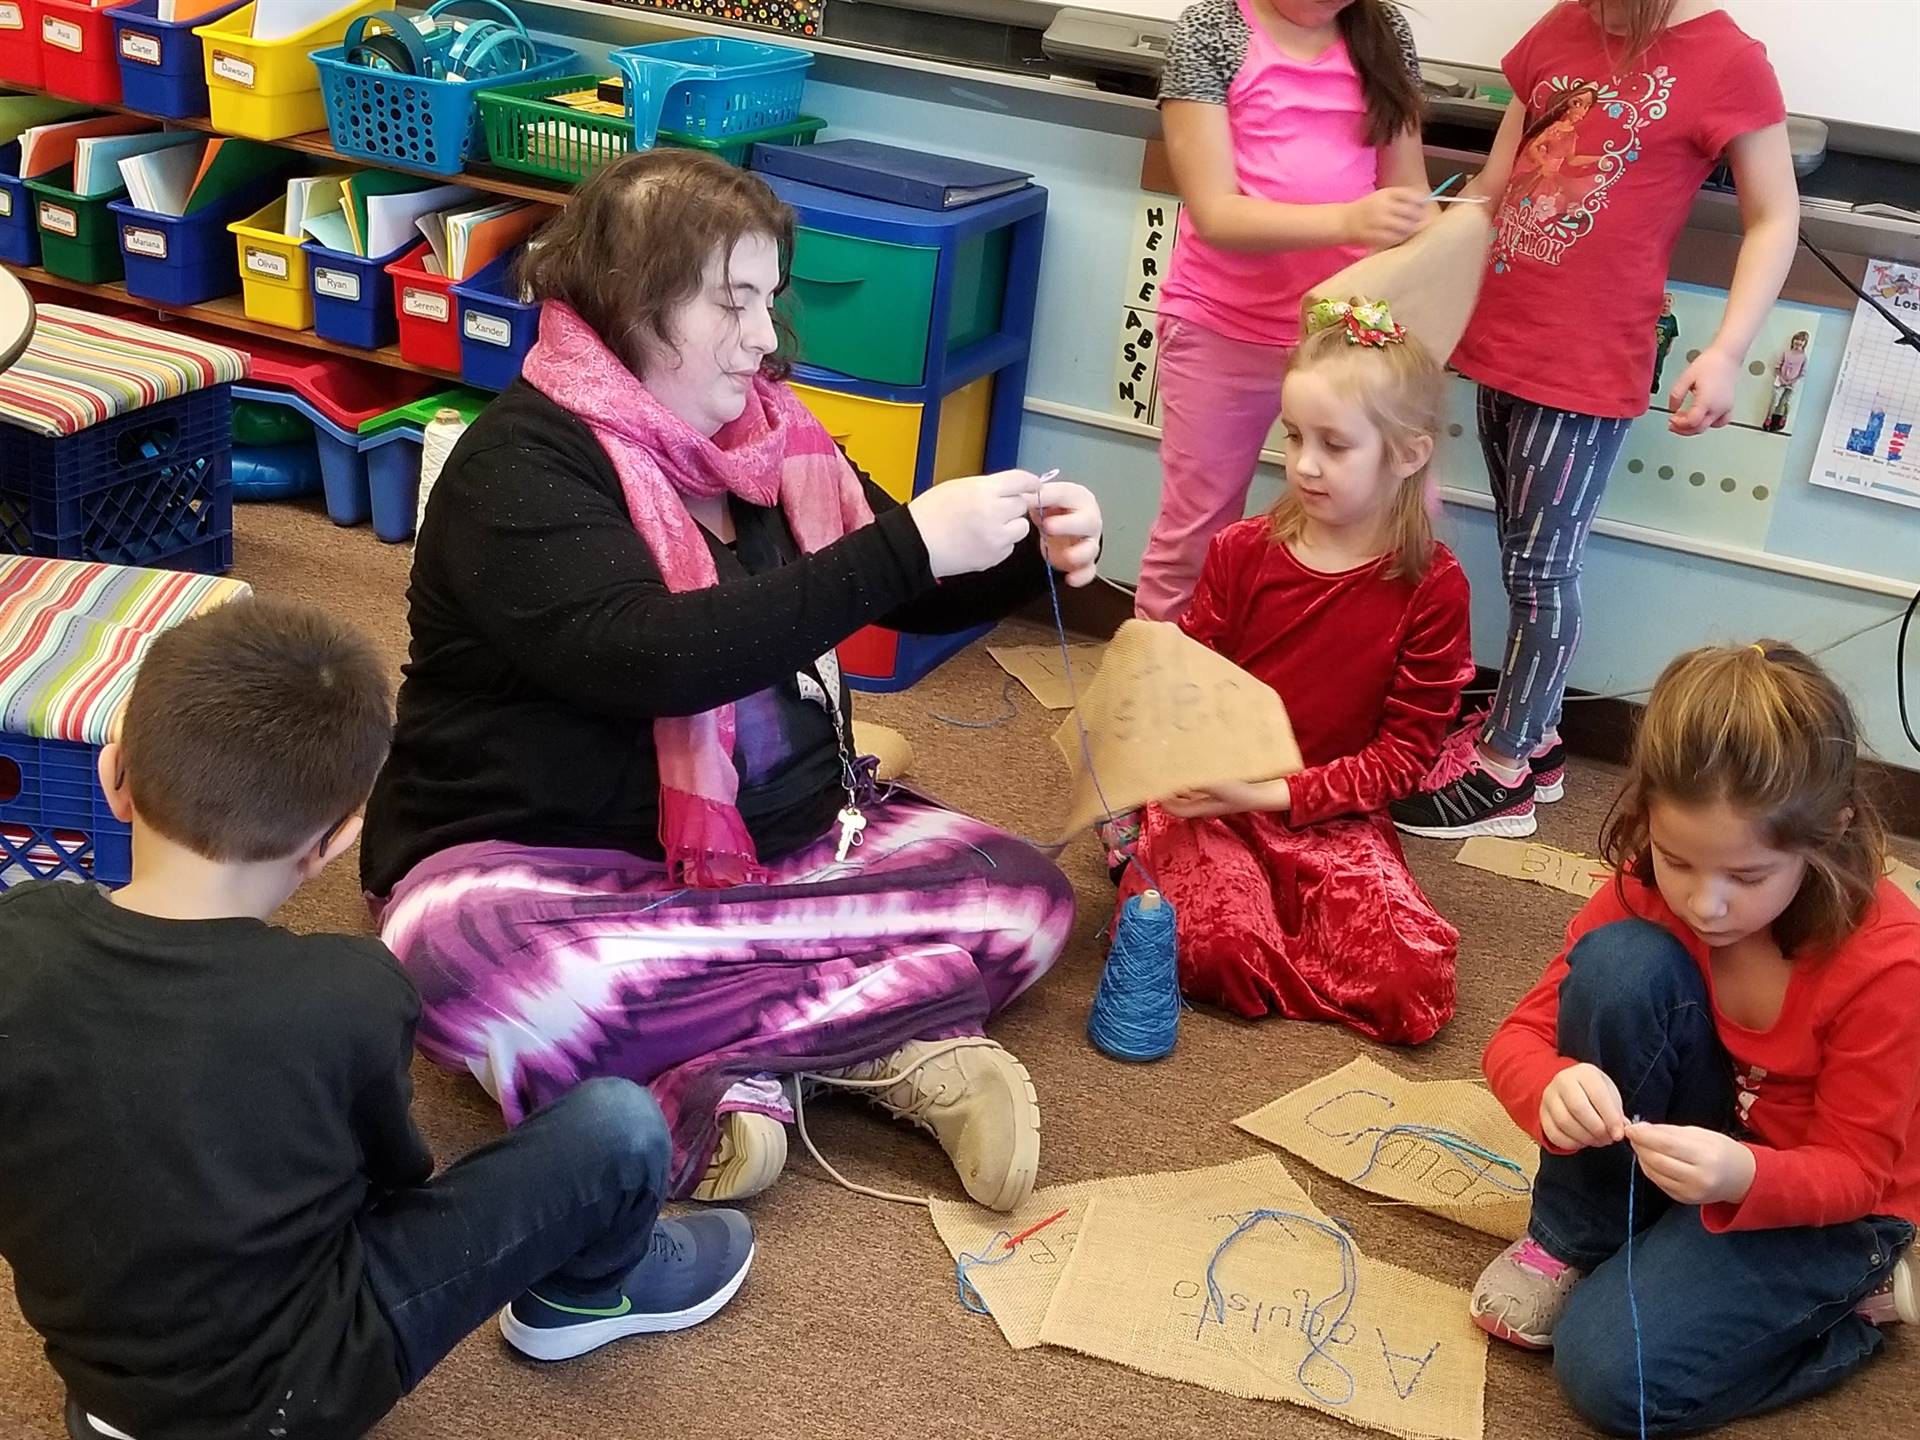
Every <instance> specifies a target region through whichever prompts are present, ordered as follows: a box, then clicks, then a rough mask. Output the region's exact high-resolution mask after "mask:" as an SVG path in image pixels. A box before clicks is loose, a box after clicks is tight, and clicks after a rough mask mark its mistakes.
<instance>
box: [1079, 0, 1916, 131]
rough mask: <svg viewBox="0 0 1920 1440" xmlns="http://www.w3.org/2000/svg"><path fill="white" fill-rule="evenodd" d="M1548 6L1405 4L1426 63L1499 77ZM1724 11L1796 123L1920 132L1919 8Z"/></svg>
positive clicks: (1806, 4) (1747, 0) (1436, 0)
mask: <svg viewBox="0 0 1920 1440" xmlns="http://www.w3.org/2000/svg"><path fill="white" fill-rule="evenodd" d="M1116 8H1128V7H1127V6H1126V5H1125V4H1124V0H1123V3H1122V4H1121V5H1120V6H1117V7H1116ZM1550 8H1551V5H1550V3H1549V0H1402V4H1401V9H1402V10H1403V11H1404V12H1405V14H1406V17H1407V19H1408V20H1409V21H1410V22H1411V23H1412V25H1413V35H1414V39H1415V41H1416V42H1418V46H1419V50H1420V58H1421V59H1423V60H1433V61H1440V62H1442V63H1445V62H1448V61H1451V62H1452V63H1454V64H1456V65H1480V66H1484V67H1486V68H1488V69H1493V70H1497V69H1499V68H1500V57H1501V56H1502V55H1504V54H1506V53H1507V50H1508V49H1509V48H1510V47H1511V46H1512V44H1513V42H1514V41H1515V40H1518V39H1519V38H1520V36H1521V35H1522V34H1524V33H1525V32H1526V29H1527V27H1528V26H1529V25H1531V24H1532V23H1533V22H1534V21H1535V20H1536V19H1538V18H1539V17H1540V16H1541V15H1544V14H1545V13H1546V12H1547V11H1548V10H1549V9H1550ZM1720 8H1721V9H1723V10H1725V11H1726V12H1727V13H1728V14H1729V15H1731V16H1732V17H1733V18H1734V20H1735V21H1736V22H1737V23H1738V24H1739V26H1740V28H1741V29H1742V30H1745V31H1746V32H1747V33H1748V34H1749V35H1751V36H1753V37H1754V39H1756V40H1758V41H1760V42H1761V43H1762V44H1763V45H1765V46H1766V47H1767V58H1768V59H1769V60H1771V61H1772V62H1773V68H1774V70H1775V71H1776V72H1777V73H1778V74H1779V76H1780V88H1781V89H1782V90H1784V91H1785V92H1786V97H1787V109H1788V110H1790V111H1792V112H1793V113H1794V114H1795V115H1811V116H1814V117H1816V118H1817V119H1821V120H1847V121H1852V122H1854V123H1855V124H1860V125H1880V126H1884V127H1886V128H1887V129H1890V130H1907V131H1920V0H1722V3H1721V6H1720Z"/></svg>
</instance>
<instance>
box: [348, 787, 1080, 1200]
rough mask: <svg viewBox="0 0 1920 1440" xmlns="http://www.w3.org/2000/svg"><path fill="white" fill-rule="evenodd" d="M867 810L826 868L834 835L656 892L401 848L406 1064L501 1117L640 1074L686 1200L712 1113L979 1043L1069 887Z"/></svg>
mask: <svg viewBox="0 0 1920 1440" xmlns="http://www.w3.org/2000/svg"><path fill="white" fill-rule="evenodd" d="M867 818H868V825H867V829H866V832H865V835H864V837H863V840H864V843H862V844H861V845H860V846H859V847H858V848H857V849H855V850H854V851H853V852H852V854H851V856H850V857H849V859H848V860H847V861H846V862H845V863H836V862H835V860H834V846H835V841H836V840H837V839H838V833H837V832H835V833H833V834H829V835H828V836H826V837H825V838H823V839H821V840H820V841H818V842H816V843H815V844H813V845H811V846H809V847H807V848H806V849H804V850H801V851H799V852H798V853H796V854H793V855H789V856H787V857H786V858H785V859H782V860H779V861H777V862H775V863H774V864H772V865H771V866H769V867H768V868H769V872H770V873H769V874H768V876H767V879H766V882H765V883H763V884H758V885H743V886H737V887H735V888H733V889H728V890H676V889H673V888H670V887H669V886H668V884H667V883H666V877H665V873H664V871H663V869H662V867H661V866H659V865H658V864H655V863H653V862H650V861H646V860H642V859H639V858H637V857H635V856H633V855H630V854H627V853H626V852H624V851H619V850H560V849H533V848H529V847H526V846H520V845H509V844H505V843H499V842H494V843H485V844H477V845H464V846H460V847H458V848H456V849H452V850H448V851H444V852H443V853H441V854H439V855H436V856H434V857H432V858H431V859H429V860H425V861H422V862H421V863H420V864H419V865H418V866H416V867H415V868H414V869H413V870H412V872H411V873H409V874H408V876H407V877H406V879H404V880H403V881H401V882H400V884H399V885H398V886H396V887H395V888H394V892H393V896H392V898H391V900H390V901H389V902H388V904H387V905H386V907H385V908H384V910H383V911H382V913H381V916H380V933H381V937H382V938H383V939H384V940H385V941H386V942H387V944H388V945H389V946H390V947H391V948H392V950H393V953H394V954H395V955H397V956H398V957H399V959H400V963H401V965H402V966H404V967H405V968H406V970H407V973H408V974H410V975H411V976H412V977H413V980H414V983H415V984H416V985H417V986H418V987H419V989H420V995H421V1000H422V1006H423V1009H422V1014H421V1019H420V1029H419V1045H420V1049H421V1051H422V1053H424V1054H425V1055H426V1056H427V1057H428V1058H429V1059H430V1060H432V1061H434V1062H435V1063H436V1064H439V1065H443V1066H446V1067H447V1068H449V1069H464V1070H469V1071H471V1072H472V1073H473V1075H474V1076H475V1077H476V1078H478V1079H479V1081H480V1083H481V1084H482V1085H484V1086H485V1087H486V1088H487V1090H488V1092H489V1093H490V1094H492V1095H493V1096H494V1097H495V1098H496V1099H497V1100H498V1101H499V1102H500V1108H501V1110H502V1111H503V1112H504V1113H505V1115H506V1117H507V1120H508V1121H509V1123H517V1122H518V1121H519V1120H520V1119H521V1118H522V1117H524V1116H526V1115H528V1114H530V1113H532V1112H533V1111H534V1110H536V1109H538V1108H539V1107H540V1106H541V1105H543V1104H545V1103H546V1102H547V1101H549V1100H551V1099H553V1098H554V1097H555V1096H556V1095H559V1094H562V1093H564V1092H565V1091H566V1090H568V1089H569V1088H571V1087H572V1086H574V1085H576V1084H578V1083H579V1082H580V1081H582V1080H585V1079H588V1078H589V1077H591V1076H596V1075H621V1076H625V1077H627V1078H629V1079H632V1080H636V1081H638V1082H640V1083H641V1084H643V1085H646V1086H647V1087H648V1088H649V1089H651V1090H652V1091H653V1094H654V1096H655V1098H656V1099H657V1100H658V1101H659V1102H660V1107H661V1109H662V1110H663V1111H664V1112H665V1114H666V1117H667V1122H668V1124H669V1125H670V1126H671V1127H672V1131H673V1143H674V1171H673V1189H674V1193H675V1194H676V1195H684V1194H685V1193H686V1192H687V1191H689V1190H691V1189H692V1188H693V1186H694V1185H695V1184H697V1183H698V1182H699V1179H700V1177H701V1175H702V1174H703V1173H704V1171H705V1168H706V1164H707V1160H708V1157H709V1156H710V1155H711V1153H712V1149H713V1144H714V1139H715V1135H716V1120H717V1117H718V1115H719V1114H720V1113H721V1112H723V1111H725V1110H732V1109H758V1110H762V1111H765V1112H766V1113H769V1114H773V1115H778V1116H780V1117H781V1118H782V1119H786V1118H790V1115H789V1112H788V1109H787V1101H786V1099H785V1097H784V1095H783V1094H782V1093H781V1091H780V1089H779V1086H778V1085H777V1083H775V1082H774V1081H773V1080H772V1079H770V1078H769V1077H773V1076H778V1075H782V1074H788V1073H791V1072H793V1071H796V1070H820V1069H833V1068H837V1067H840V1066H844V1065H851V1064H854V1063H856V1062H858V1061H862V1060H869V1059H873V1058H875V1057H877V1056H880V1055H885V1054H887V1053H889V1052H890V1051H892V1050H895V1049H897V1048H898V1047H899V1046H901V1045H903V1044H905V1043H906V1042H907V1041H909V1040H915V1039H930V1038H938V1037H943V1036H949V1035H968V1034H979V1033H981V1028H982V1026H983V1025H984V1024H985V1022H986V1019H987V1017H988V1016H990V1015H992V1014H993V1013H994V1012H996V1011H998V1010H999V1009H1001V1008H1002V1007H1003V1006H1005V1005H1006V1004H1007V1003H1008V1002H1010V1001H1011V1000H1013V998H1014V997H1015V996H1017V995H1019V994H1020V993H1021V992H1022V991H1023V990H1025V989H1026V988H1027V987H1028V986H1029V985H1031V984H1033V982H1034V981H1035V980H1038V979H1039V978H1040V977H1041V976H1042V975H1043V974H1045V973H1046V971H1047V969H1048V968H1049V967H1050V966H1051V965H1052V964H1053V963H1054V961H1055V960H1057V959H1058V958H1059V957H1060V952H1061V951H1062V950H1063V949H1064V948H1065V946H1066V942H1067V934H1068V931H1069V930H1070V929H1071V928H1072V925H1073V910H1074V905H1073V888H1072V886H1071V885H1070V884H1069V882H1068V881H1067V878H1066V876H1064V875H1063V874H1061V873H1060V870H1059V869H1058V867H1056V866H1055V865H1054V864H1053V863H1052V862H1051V861H1050V860H1048V859H1047V858H1046V857H1045V856H1043V855H1042V854H1041V853H1040V852H1039V851H1037V850H1035V849H1033V848H1032V847H1031V846H1029V845H1027V844H1026V843H1025V842H1024V841H1021V840H1018V839H1016V838H1014V837H1013V836H1011V835H1008V834H1006V833H1004V832H1003V831H1000V830H996V829H994V828H993V827H992V826H990V825H988V824H986V823H985V822H983V821H980V820H975V819H973V818H971V817H969V816H966V815H961V814H957V813H955V812H954V811H951V810H946V809H943V808H941V807H940V806H937V805H935V804H933V803H931V802H929V801H925V800H921V799H918V798H916V797H913V796H910V795H906V794H904V793H901V792H896V793H895V794H894V796H893V797H892V798H890V799H888V800H885V801H883V802H880V803H878V804H875V805H871V806H869V807H868V809H867Z"/></svg>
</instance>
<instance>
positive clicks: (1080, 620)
mask: <svg viewBox="0 0 1920 1440" xmlns="http://www.w3.org/2000/svg"><path fill="white" fill-rule="evenodd" d="M1060 613H1061V616H1062V618H1064V619H1065V620H1066V622H1067V629H1068V630H1070V631H1072V632H1073V633H1074V634H1076V635H1086V636H1090V637H1092V638H1094V639H1101V640H1104V639H1111V638H1112V636H1113V632H1114V631H1116V630H1118V629H1119V628H1120V625H1121V622H1122V621H1124V620H1127V619H1130V618H1131V617H1132V615H1133V596H1132V595H1131V594H1129V593H1128V592H1127V591H1125V590H1122V589H1121V588H1120V587H1119V586H1117V585H1105V584H1094V585H1088V586H1086V587H1084V588H1082V589H1079V590H1067V589H1062V590H1061V592H1060ZM1022 614H1023V616H1024V617H1025V618H1028V619H1033V620H1037V621H1039V622H1041V623H1042V624H1046V625H1051V624H1052V623H1053V612H1052V609H1051V607H1050V606H1049V605H1048V603H1047V601H1046V600H1044V599H1042V600H1040V601H1038V602H1037V603H1036V604H1035V605H1033V606H1029V607H1028V608H1027V610H1025V611H1023V612H1022ZM1499 678H1500V677H1499V674H1498V673H1497V672H1496V671H1493V670H1488V669H1486V668H1485V667H1484V666H1483V667H1481V669H1480V670H1479V672H1478V673H1477V674H1476V675H1475V677H1474V688H1475V689H1491V688H1492V686H1493V685H1494V684H1495V682H1496V681H1498V680H1499ZM1580 693H1581V692H1580V691H1578V690H1572V691H1569V692H1568V695H1569V697H1571V696H1574V695H1578V694H1580ZM1640 710H1641V707H1640V706H1639V705H1638V704H1636V703H1634V702H1633V701H1631V700H1583V701H1582V702H1581V703H1580V704H1578V705H1573V706H1570V707H1568V709H1567V712H1566V716H1565V718H1564V719H1563V720H1562V721H1561V723H1560V734H1561V736H1562V737H1563V738H1564V739H1565V740H1566V742H1567V748H1568V749H1569V750H1571V751H1573V753H1574V754H1576V755H1581V756H1585V757H1586V758H1587V759H1590V760H1600V761H1604V762H1606V763H1608V764H1613V765H1624V764H1625V763H1626V760H1627V753H1628V751H1629V749H1630V748H1631V747H1632V745H1633V729H1634V726H1635V724H1636V723H1638V720H1639V716H1640ZM1866 766H1867V774H1868V777H1869V780H1870V782H1871V784H1872V786H1873V790H1874V794H1875V797H1876V798H1877V799H1878V800H1879V802H1880V808H1881V813H1882V815H1883V816H1884V817H1885V819H1886V822H1887V825H1888V827H1889V828H1890V829H1892V830H1893V832H1894V833H1895V834H1896V835H1907V836H1913V837H1916V838H1920V770H1908V769H1905V768H1903V767H1902V766H1899V765H1889V764H1888V763H1887V762H1885V761H1884V760H1869V761H1867V762H1866Z"/></svg>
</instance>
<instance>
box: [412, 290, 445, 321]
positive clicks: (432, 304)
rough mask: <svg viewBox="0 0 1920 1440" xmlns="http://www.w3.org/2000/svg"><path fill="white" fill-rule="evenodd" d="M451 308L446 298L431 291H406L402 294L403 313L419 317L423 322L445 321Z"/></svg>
mask: <svg viewBox="0 0 1920 1440" xmlns="http://www.w3.org/2000/svg"><path fill="white" fill-rule="evenodd" d="M451 308H452V307H451V306H449V305H448V304H447V297H446V296H444V295H436V294H435V293H434V292H433V291H431V290H404V291H402V292H401V294H400V309H401V311H402V312H403V313H405V314H408V315H418V316H419V317H420V318H421V319H422V320H445V319H446V318H447V315H448V314H449V312H450V311H451Z"/></svg>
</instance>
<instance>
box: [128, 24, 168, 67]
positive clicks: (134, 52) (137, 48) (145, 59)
mask: <svg viewBox="0 0 1920 1440" xmlns="http://www.w3.org/2000/svg"><path fill="white" fill-rule="evenodd" d="M120 53H121V55H123V56H124V57H125V58H127V59H128V60H138V61H139V62H140V63H141V64H142V65H158V64H159V63H160V41H159V40H158V38H156V37H155V36H152V35H142V34H140V32H139V31H137V30H122V31H121V32H120Z"/></svg>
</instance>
